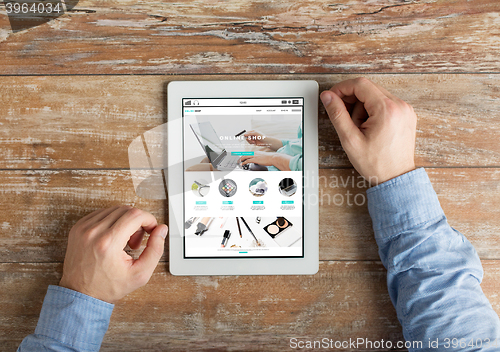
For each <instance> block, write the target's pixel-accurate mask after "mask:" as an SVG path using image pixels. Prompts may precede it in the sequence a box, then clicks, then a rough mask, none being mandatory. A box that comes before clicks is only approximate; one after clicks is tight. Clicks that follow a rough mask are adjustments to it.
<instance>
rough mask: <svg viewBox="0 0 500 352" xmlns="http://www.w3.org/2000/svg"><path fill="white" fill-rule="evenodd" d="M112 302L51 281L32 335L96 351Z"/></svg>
mask: <svg viewBox="0 0 500 352" xmlns="http://www.w3.org/2000/svg"><path fill="white" fill-rule="evenodd" d="M113 308H114V305H113V304H111V303H107V302H104V301H101V300H98V299H97V298H93V297H90V296H87V295H85V294H83V293H80V292H76V291H73V290H70V289H67V288H64V287H61V286H53V285H50V286H49V288H48V290H47V294H46V295H45V299H44V301H43V306H42V311H41V313H40V318H39V320H38V324H37V327H36V329H35V335H42V336H46V337H48V338H51V339H54V340H57V341H59V342H61V343H63V344H65V345H68V346H71V347H73V348H74V349H76V350H78V351H99V349H100V347H101V343H102V340H103V338H104V334H105V333H106V331H107V330H108V326H109V320H110V318H111V313H112V312H113Z"/></svg>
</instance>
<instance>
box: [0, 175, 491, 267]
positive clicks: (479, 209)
mask: <svg viewBox="0 0 500 352" xmlns="http://www.w3.org/2000/svg"><path fill="white" fill-rule="evenodd" d="M428 172H429V176H430V178H431V181H432V182H433V184H434V187H435V189H436V191H437V194H438V197H439V199H440V201H441V204H442V206H443V209H444V211H445V213H446V214H447V216H448V220H449V222H450V224H451V225H452V226H453V227H455V228H456V229H457V230H459V231H461V232H462V233H464V234H465V235H466V236H467V238H469V240H470V241H471V242H472V243H473V245H474V246H475V247H476V249H477V251H478V253H479V255H480V257H481V258H482V259H500V258H499V254H498V253H500V239H499V236H498V234H499V233H500V184H499V182H498V180H499V179H500V170H499V169H495V168H462V169H455V168H452V169H448V168H443V169H439V168H438V169H428ZM360 180H361V179H360V178H359V177H358V174H357V173H355V172H354V171H353V170H352V169H340V170H327V169H324V170H321V171H320V201H321V203H320V259H321V260H378V258H379V257H378V253H377V246H376V244H375V240H374V238H373V231H372V229H371V220H370V217H369V215H368V210H367V206H366V197H365V188H363V182H361V181H360ZM0 184H1V185H2V187H1V188H0V197H1V198H2V200H3V201H2V202H1V203H0V228H1V231H0V241H1V243H2V246H0V261H1V262H62V261H63V259H64V253H65V249H66V243H67V234H68V232H69V230H70V228H71V227H72V226H73V224H74V223H75V222H76V221H77V220H78V219H79V218H81V217H83V216H84V215H86V214H88V213H90V212H92V211H94V210H96V209H99V208H105V207H109V206H113V205H116V204H129V205H133V206H136V207H138V208H141V209H144V210H146V211H149V212H151V213H153V214H154V215H155V216H156V217H157V219H158V221H159V222H163V221H165V219H166V216H165V214H166V209H167V205H166V202H165V201H158V200H156V201H152V200H144V199H142V198H139V197H137V196H136V195H135V193H134V188H133V185H132V179H131V176H130V172H129V170H73V171H61V170H52V171H49V170H27V171H1V172H0ZM353 184H354V186H353ZM313 201H314V200H313ZM167 252H168V248H167V251H166V253H167ZM163 260H168V256H167V255H165V256H164V259H163Z"/></svg>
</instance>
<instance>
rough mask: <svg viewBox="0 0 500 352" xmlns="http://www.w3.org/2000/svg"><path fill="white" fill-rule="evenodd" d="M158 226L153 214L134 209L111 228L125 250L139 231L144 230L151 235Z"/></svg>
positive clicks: (129, 210)
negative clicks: (131, 238)
mask: <svg viewBox="0 0 500 352" xmlns="http://www.w3.org/2000/svg"><path fill="white" fill-rule="evenodd" d="M111 215H112V214H111ZM111 215H110V216H111ZM157 225H158V223H157V222H156V218H155V217H154V216H153V215H152V214H151V213H148V212H146V211H143V210H140V209H137V208H132V209H128V210H127V211H126V212H125V213H123V214H122V215H121V216H120V217H119V218H118V219H117V220H116V222H115V223H114V224H113V225H111V227H110V228H112V229H113V231H112V232H111V233H112V234H113V235H114V236H116V243H118V245H119V246H120V247H121V248H123V247H125V245H126V244H127V242H128V241H129V239H130V237H131V236H132V235H133V234H135V233H136V232H137V231H138V230H140V229H141V228H143V229H144V231H146V232H147V233H151V232H152V231H153V230H154V229H155V228H156V226H157Z"/></svg>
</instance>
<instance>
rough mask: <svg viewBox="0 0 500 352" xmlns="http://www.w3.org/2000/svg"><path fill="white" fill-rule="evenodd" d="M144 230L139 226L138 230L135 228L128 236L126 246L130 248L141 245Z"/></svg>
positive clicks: (136, 247)
mask: <svg viewBox="0 0 500 352" xmlns="http://www.w3.org/2000/svg"><path fill="white" fill-rule="evenodd" d="M145 233H146V231H144V229H143V228H142V227H141V228H140V229H139V230H137V231H136V232H135V233H134V234H133V235H132V236H130V239H129V240H128V243H127V244H128V246H129V247H130V248H132V249H138V248H139V247H140V246H141V243H142V239H143V238H144V234H145Z"/></svg>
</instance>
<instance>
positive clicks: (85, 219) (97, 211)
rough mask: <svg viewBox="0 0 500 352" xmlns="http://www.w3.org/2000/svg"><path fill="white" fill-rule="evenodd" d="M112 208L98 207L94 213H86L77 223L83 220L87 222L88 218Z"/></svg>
mask: <svg viewBox="0 0 500 352" xmlns="http://www.w3.org/2000/svg"><path fill="white" fill-rule="evenodd" d="M109 209H110V208H107V209H106V208H101V209H97V210H95V211H93V212H92V213H90V214H87V215H85V216H84V217H83V218H80V220H78V222H77V223H83V222H86V221H87V220H89V219H91V218H93V217H94V216H96V215H97V214H99V213H101V212H103V211H106V210H109Z"/></svg>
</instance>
